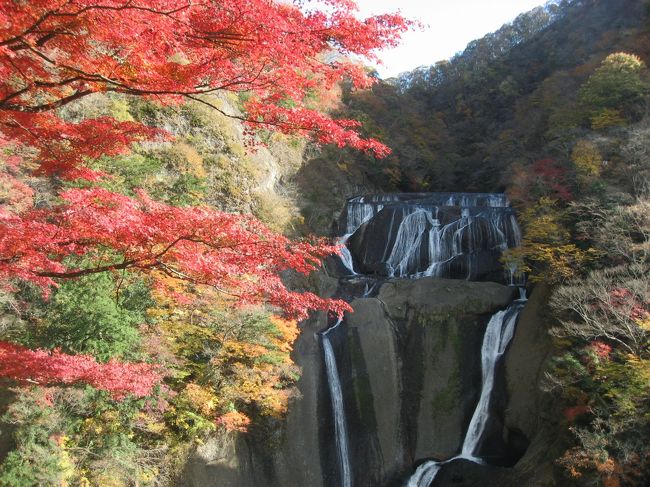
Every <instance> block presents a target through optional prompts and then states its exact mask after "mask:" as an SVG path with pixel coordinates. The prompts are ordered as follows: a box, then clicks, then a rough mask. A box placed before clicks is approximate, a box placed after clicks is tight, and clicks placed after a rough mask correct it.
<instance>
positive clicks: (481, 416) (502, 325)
mask: <svg viewBox="0 0 650 487" xmlns="http://www.w3.org/2000/svg"><path fill="white" fill-rule="evenodd" d="M520 289H522V288H520ZM525 302H526V297H525V292H524V294H523V296H520V299H518V300H516V301H514V302H513V303H512V304H511V305H510V306H509V307H508V308H507V309H505V310H503V311H498V312H497V313H495V314H494V315H493V316H492V318H490V321H489V322H488V325H487V328H486V330H485V337H484V338H483V346H482V347H481V372H482V386H481V396H480V399H479V402H478V404H477V405H476V409H475V410H474V414H473V415H472V419H471V421H470V423H469V427H468V428H467V433H466V434H465V439H464V440H463V446H462V449H461V454H460V455H457V456H455V457H453V458H450V459H449V460H446V461H443V462H435V461H429V462H425V463H423V464H422V465H420V466H419V467H418V468H417V470H416V471H415V473H414V474H413V475H412V476H411V477H410V478H409V480H408V482H407V483H406V485H405V487H429V486H430V485H431V483H432V482H433V481H434V480H435V478H436V475H437V474H438V472H440V470H441V469H442V467H443V466H444V465H445V464H447V463H450V462H452V461H453V460H459V459H464V460H469V461H471V462H474V463H479V464H480V463H483V461H482V460H481V458H480V457H479V456H477V455H478V454H477V452H478V448H479V446H480V441H481V438H482V436H483V433H484V431H485V425H486V422H487V419H488V414H489V411H488V410H489V406H490V397H491V394H492V391H493V387H494V375H495V370H496V366H497V362H498V360H499V359H500V358H501V357H502V356H503V354H504V353H505V351H506V349H507V347H508V344H509V343H510V340H512V337H513V336H514V332H515V326H516V323H517V318H518V317H519V313H520V312H521V310H522V309H523V307H524V303H525Z"/></svg>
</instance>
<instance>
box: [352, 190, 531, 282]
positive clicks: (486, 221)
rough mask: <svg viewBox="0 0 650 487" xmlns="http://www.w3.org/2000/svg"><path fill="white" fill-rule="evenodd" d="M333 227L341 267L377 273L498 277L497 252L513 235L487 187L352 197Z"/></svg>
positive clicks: (513, 224) (504, 206)
mask: <svg viewBox="0 0 650 487" xmlns="http://www.w3.org/2000/svg"><path fill="white" fill-rule="evenodd" d="M340 226H341V229H342V233H344V234H345V236H344V239H343V241H344V242H345V243H347V247H348V249H349V254H348V253H347V252H346V257H347V259H346V261H347V263H346V266H347V267H348V268H350V267H351V266H352V265H353V266H354V269H353V271H354V272H358V273H362V274H375V275H380V276H385V277H424V276H436V277H448V278H458V279H471V280H483V279H489V280H503V278H504V277H503V276H504V273H503V269H502V266H501V264H500V262H499V257H500V256H501V253H502V252H503V251H504V250H506V249H508V248H511V247H516V246H518V245H519V244H520V238H521V234H520V231H519V226H518V225H517V220H516V218H515V214H514V211H513V210H512V208H510V207H509V202H508V199H507V198H506V196H505V195H504V194H492V193H414V194H407V193H399V194H385V195H368V196H360V197H356V198H352V199H350V200H349V201H348V203H347V206H346V209H345V211H344V212H343V215H342V217H341V222H340ZM351 270H352V269H351Z"/></svg>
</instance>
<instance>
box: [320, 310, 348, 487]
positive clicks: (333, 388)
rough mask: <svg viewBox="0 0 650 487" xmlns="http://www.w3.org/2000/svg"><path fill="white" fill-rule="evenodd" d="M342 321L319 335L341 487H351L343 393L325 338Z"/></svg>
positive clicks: (340, 320)
mask: <svg viewBox="0 0 650 487" xmlns="http://www.w3.org/2000/svg"><path fill="white" fill-rule="evenodd" d="M342 321H343V320H342V319H341V318H339V320H338V321H337V322H336V324H335V325H334V326H333V327H331V328H329V329H328V330H327V331H325V332H324V333H322V334H321V338H322V342H323V353H324V355H325V370H326V372H327V384H328V386H329V391H330V399H331V401H332V412H333V413H334V433H335V435H336V451H337V454H338V460H339V468H340V473H341V483H340V485H341V487H352V469H351V467H350V454H349V448H348V427H347V422H346V419H345V409H344V407H343V393H342V392H341V381H340V379H339V372H338V368H337V367H336V357H335V356H334V350H333V349H332V344H331V343H330V339H329V337H328V336H327V335H328V334H329V333H330V332H331V331H332V330H334V329H335V328H337V327H338V326H339V325H340V324H341V323H342Z"/></svg>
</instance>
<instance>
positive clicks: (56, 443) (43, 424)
mask: <svg viewBox="0 0 650 487" xmlns="http://www.w3.org/2000/svg"><path fill="white" fill-rule="evenodd" d="M3 420H4V421H5V422H6V423H9V424H12V425H14V427H15V428H16V429H15V431H14V435H13V436H14V440H15V442H16V447H15V449H14V450H12V451H11V452H9V454H8V455H7V458H6V459H5V460H4V462H3V463H2V465H1V466H0V485H2V486H3V487H31V486H33V485H63V484H64V482H65V480H66V479H67V478H69V477H70V475H71V471H72V465H71V463H70V461H69V458H68V457H67V455H66V453H65V451H64V449H63V448H62V445H61V431H62V423H63V418H62V417H61V415H60V414H59V413H58V411H56V409H55V408H54V407H53V406H52V404H51V401H49V400H48V398H47V397H46V395H45V394H44V393H43V390H41V389H38V388H33V389H31V390H26V391H23V392H22V393H21V394H19V396H18V399H17V400H16V401H15V402H14V403H12V404H11V405H10V406H9V409H8V411H7V413H6V414H5V416H4V418H3Z"/></svg>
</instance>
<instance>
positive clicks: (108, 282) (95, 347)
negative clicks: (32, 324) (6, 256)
mask: <svg viewBox="0 0 650 487" xmlns="http://www.w3.org/2000/svg"><path fill="white" fill-rule="evenodd" d="M122 285H123V284H122ZM148 294H149V292H148V289H147V287H146V286H145V285H144V283H142V282H135V283H132V284H130V285H129V284H127V285H125V286H124V289H123V290H120V289H118V288H117V284H116V283H115V282H114V280H113V277H112V276H111V275H109V274H106V273H100V274H95V275H91V276H87V277H83V278H80V279H78V280H75V281H66V282H64V283H62V284H61V286H60V287H59V288H58V290H57V291H56V293H55V294H54V296H53V297H52V299H51V302H50V303H49V304H48V313H47V315H46V317H45V319H44V322H43V323H42V324H41V326H39V328H38V331H37V337H36V339H37V341H38V343H39V344H40V345H41V346H45V347H49V348H55V347H60V348H61V349H62V350H64V351H65V352H67V353H77V354H79V353H81V354H90V355H92V356H94V357H96V358H98V359H99V360H103V361H106V360H108V359H109V358H112V357H117V358H125V359H134V358H136V357H137V356H138V347H139V343H140V336H139V332H138V326H139V325H140V324H143V323H144V321H145V314H144V311H145V310H146V308H147V307H148V305H149V304H150V303H151V301H150V298H149V297H148Z"/></svg>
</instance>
